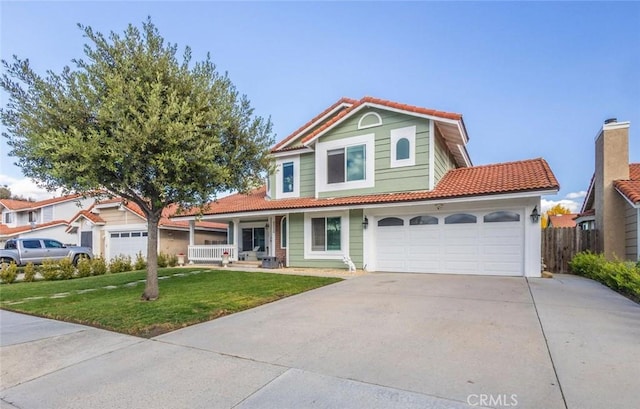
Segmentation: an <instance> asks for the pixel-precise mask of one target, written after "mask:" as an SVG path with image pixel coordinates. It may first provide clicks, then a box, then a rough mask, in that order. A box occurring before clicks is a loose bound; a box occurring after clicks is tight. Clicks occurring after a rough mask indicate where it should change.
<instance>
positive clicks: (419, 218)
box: [409, 216, 438, 226]
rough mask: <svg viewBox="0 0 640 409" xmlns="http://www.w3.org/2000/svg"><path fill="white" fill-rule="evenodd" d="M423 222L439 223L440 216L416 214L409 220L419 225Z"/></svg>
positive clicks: (410, 222) (410, 223)
mask: <svg viewBox="0 0 640 409" xmlns="http://www.w3.org/2000/svg"><path fill="white" fill-rule="evenodd" d="M422 224H438V218H437V217H433V216H416V217H414V218H412V219H411V220H409V225H411V226H419V225H422Z"/></svg>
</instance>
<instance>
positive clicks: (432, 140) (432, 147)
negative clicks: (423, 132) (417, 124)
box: [429, 121, 436, 190]
mask: <svg viewBox="0 0 640 409" xmlns="http://www.w3.org/2000/svg"><path fill="white" fill-rule="evenodd" d="M435 183H436V124H435V122H434V121H429V190H433V189H434V188H435Z"/></svg>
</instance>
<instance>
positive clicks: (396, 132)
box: [389, 125, 417, 168]
mask: <svg viewBox="0 0 640 409" xmlns="http://www.w3.org/2000/svg"><path fill="white" fill-rule="evenodd" d="M416 129H417V127H416V126H415V125H412V126H406V127H404V128H397V129H392V130H391V131H390V136H389V138H390V141H391V146H390V147H389V149H390V153H391V154H390V155H389V156H390V157H389V161H390V163H389V167H391V168H400V167H404V166H414V165H415V164H416ZM400 139H406V140H408V141H409V157H408V158H407V159H400V160H398V159H396V157H397V155H398V141H400Z"/></svg>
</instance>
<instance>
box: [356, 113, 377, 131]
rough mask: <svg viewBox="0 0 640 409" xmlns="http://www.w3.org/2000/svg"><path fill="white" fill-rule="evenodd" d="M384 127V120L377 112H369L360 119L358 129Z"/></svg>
mask: <svg viewBox="0 0 640 409" xmlns="http://www.w3.org/2000/svg"><path fill="white" fill-rule="evenodd" d="M380 125H382V118H381V117H380V115H378V114H377V113H376V112H367V113H366V114H364V115H362V116H361V117H360V120H359V121H358V129H364V128H372V127H374V126H380Z"/></svg>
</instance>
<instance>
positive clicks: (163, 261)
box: [158, 252, 169, 268]
mask: <svg viewBox="0 0 640 409" xmlns="http://www.w3.org/2000/svg"><path fill="white" fill-rule="evenodd" d="M167 265H169V255H167V254H165V253H163V252H160V253H158V267H160V268H164V267H166V266H167Z"/></svg>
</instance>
